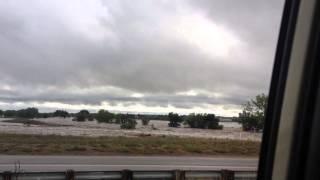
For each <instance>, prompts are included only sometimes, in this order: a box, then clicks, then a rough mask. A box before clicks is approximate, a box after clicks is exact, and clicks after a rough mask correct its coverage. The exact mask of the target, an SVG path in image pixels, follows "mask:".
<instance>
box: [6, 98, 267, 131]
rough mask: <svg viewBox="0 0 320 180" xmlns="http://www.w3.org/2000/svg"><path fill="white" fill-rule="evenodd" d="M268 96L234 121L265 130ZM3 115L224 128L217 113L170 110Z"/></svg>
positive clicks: (131, 126) (128, 125) (126, 124)
mask: <svg viewBox="0 0 320 180" xmlns="http://www.w3.org/2000/svg"><path fill="white" fill-rule="evenodd" d="M267 101H268V96H267V95H265V94H259V95H257V96H256V97H255V98H253V99H251V100H249V101H247V102H246V103H245V104H244V105H243V110H242V112H241V113H239V116H238V117H234V118H233V121H236V122H239V123H240V124H242V128H243V130H244V131H255V132H256V131H262V130H263V126H264V121H265V112H266V108H267ZM0 117H5V118H29V119H32V118H48V117H62V118H67V117H73V121H79V122H83V121H93V120H96V121H97V122H98V123H115V124H120V127H121V128H123V129H135V127H136V125H137V122H136V120H137V119H140V120H141V121H142V125H144V126H146V125H148V124H149V121H150V120H166V121H169V123H168V126H169V127H175V128H178V127H180V126H181V124H184V125H188V126H189V127H190V128H200V129H222V128H223V126H222V125H219V118H217V117H216V116H215V115H214V114H195V113H191V114H189V115H179V114H178V113H174V112H170V113H168V114H162V115H154V114H152V115H150V114H128V113H127V114H123V113H112V112H109V111H107V110H103V109H102V110H99V111H98V112H97V113H90V112H89V111H88V110H81V111H79V112H77V113H68V112H67V111H65V110H56V111H54V112H50V113H40V112H39V110H38V109H37V108H34V107H30V108H26V109H20V110H5V111H3V110H0Z"/></svg>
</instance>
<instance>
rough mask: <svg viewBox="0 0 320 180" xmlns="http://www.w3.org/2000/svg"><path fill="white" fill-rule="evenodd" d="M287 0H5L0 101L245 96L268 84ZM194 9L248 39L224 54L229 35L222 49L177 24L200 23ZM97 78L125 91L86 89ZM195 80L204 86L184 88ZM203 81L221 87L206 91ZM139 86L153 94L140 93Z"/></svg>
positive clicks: (0, 25) (231, 100)
mask: <svg viewBox="0 0 320 180" xmlns="http://www.w3.org/2000/svg"><path fill="white" fill-rule="evenodd" d="M282 3H283V2H282V1H275V0H274V1H250V0H248V1H211V0H199V1H198V0H189V1H179V0H178V1H135V3H134V4H133V3H132V1H126V0H122V1H81V2H77V3H76V2H72V1H68V2H65V1H45V2H43V1H36V0H35V1H28V5H27V4H25V2H22V1H10V2H1V3H0V52H1V53H0V61H1V66H0V93H1V95H0V101H5V102H18V101H19V102H20V101H22V102H24V101H37V102H63V103H66V104H92V105H96V104H101V102H109V103H110V104H117V103H123V104H126V103H127V104H131V105H133V104H143V105H146V106H162V107H166V106H168V105H169V104H170V105H172V106H175V107H177V108H191V107H200V108H201V107H203V105H205V104H212V105H225V106H228V105H229V106H232V105H240V104H242V103H243V102H244V101H246V100H247V99H248V98H249V97H252V96H254V95H255V94H257V93H261V92H267V90H268V86H269V79H270V75H271V69H272V64H273V56H274V50H275V45H276V39H277V32H278V29H279V23H280V16H281V11H282ZM75 4H77V5H75ZM192 15H195V17H196V18H197V17H201V18H203V19H204V20H203V21H204V23H207V24H209V25H216V26H217V27H223V28H222V29H224V30H226V31H228V32H230V34H232V35H233V37H235V38H237V41H239V43H238V44H237V45H236V46H232V47H231V48H229V50H228V51H227V52H226V53H224V54H223V55H215V54H221V52H219V51H221V48H220V46H221V47H223V46H226V45H227V44H228V42H227V41H228V39H226V40H225V41H222V42H217V43H218V44H217V43H216V44H215V46H216V47H218V48H217V49H214V48H211V47H207V46H209V45H211V44H209V45H206V44H203V46H204V48H209V49H210V48H211V49H210V50H212V54H210V53H211V52H210V53H209V54H208V53H206V52H207V51H203V49H202V47H199V45H197V44H194V43H190V41H188V40H186V39H185V38H186V37H184V36H182V35H181V33H180V31H176V30H177V29H176V27H177V26H178V25H180V24H183V25H187V26H186V27H192V26H193V24H196V25H197V23H198V22H200V20H202V19H199V21H193V19H191V18H193V16H192ZM189 16H190V17H189ZM196 20H197V19H196ZM201 22H202V21H201ZM201 22H200V23H201ZM207 24H205V25H207ZM200 25H201V24H200ZM204 27H207V26H204ZM210 27H211V26H210ZM212 27H213V26H212ZM182 28H185V27H184V26H182ZM182 30H184V29H182ZM186 30H188V29H186ZM187 32H188V31H187ZM213 33H224V32H219V31H217V32H213ZM221 36H222V35H221ZM196 37H198V36H196ZM187 38H188V37H187ZM203 42H206V41H203ZM219 43H220V44H219ZM215 51H216V52H215ZM96 87H114V88H118V89H121V91H119V92H117V91H114V90H113V91H110V89H106V91H96V92H94V91H93V92H92V91H90V92H86V91H85V89H90V88H92V89H95V88H96ZM72 88H75V89H77V92H78V91H83V92H81V93H79V92H78V93H75V92H73V90H72ZM52 89H53V90H52ZM190 90H199V92H198V93H197V95H194V96H187V95H178V93H179V92H185V91H190ZM202 90H203V91H206V92H210V93H213V94H214V93H216V94H222V96H215V97H214V96H211V95H209V94H210V93H209V94H201V92H200V91H202ZM134 93H140V94H144V96H143V97H139V98H137V97H133V96H132V94H134Z"/></svg>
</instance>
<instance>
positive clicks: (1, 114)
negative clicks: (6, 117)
mask: <svg viewBox="0 0 320 180" xmlns="http://www.w3.org/2000/svg"><path fill="white" fill-rule="evenodd" d="M2 116H3V111H2V110H1V109H0V117H2Z"/></svg>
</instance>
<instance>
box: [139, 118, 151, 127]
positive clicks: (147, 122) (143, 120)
mask: <svg viewBox="0 0 320 180" xmlns="http://www.w3.org/2000/svg"><path fill="white" fill-rule="evenodd" d="M141 121H142V125H144V126H147V125H148V124H149V122H150V119H146V118H143V119H141Z"/></svg>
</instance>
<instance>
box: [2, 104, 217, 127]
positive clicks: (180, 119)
mask: <svg viewBox="0 0 320 180" xmlns="http://www.w3.org/2000/svg"><path fill="white" fill-rule="evenodd" d="M0 117H5V118H27V119H33V118H49V117H62V118H67V117H72V120H73V121H78V122H84V121H93V120H96V121H97V122H98V123H115V124H120V127H121V128H122V129H135V127H136V125H137V121H136V120H141V122H142V125H144V126H148V125H149V122H150V120H164V121H169V123H168V126H169V127H175V128H177V127H180V126H181V124H182V123H183V124H184V125H188V126H189V127H190V128H201V129H222V126H221V125H219V119H218V118H217V117H216V116H215V115H214V114H195V113H192V114H189V115H179V114H177V113H173V112H170V113H169V114H165V115H164V114H160V115H159V114H129V113H112V112H109V111H107V110H103V109H101V110H99V111H98V112H97V113H90V111H88V110H85V109H83V110H80V111H79V112H77V113H69V112H67V111H65V110H56V111H54V112H43V113H40V112H39V111H38V109H37V108H34V107H31V108H26V109H20V110H5V111H3V110H0Z"/></svg>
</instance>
